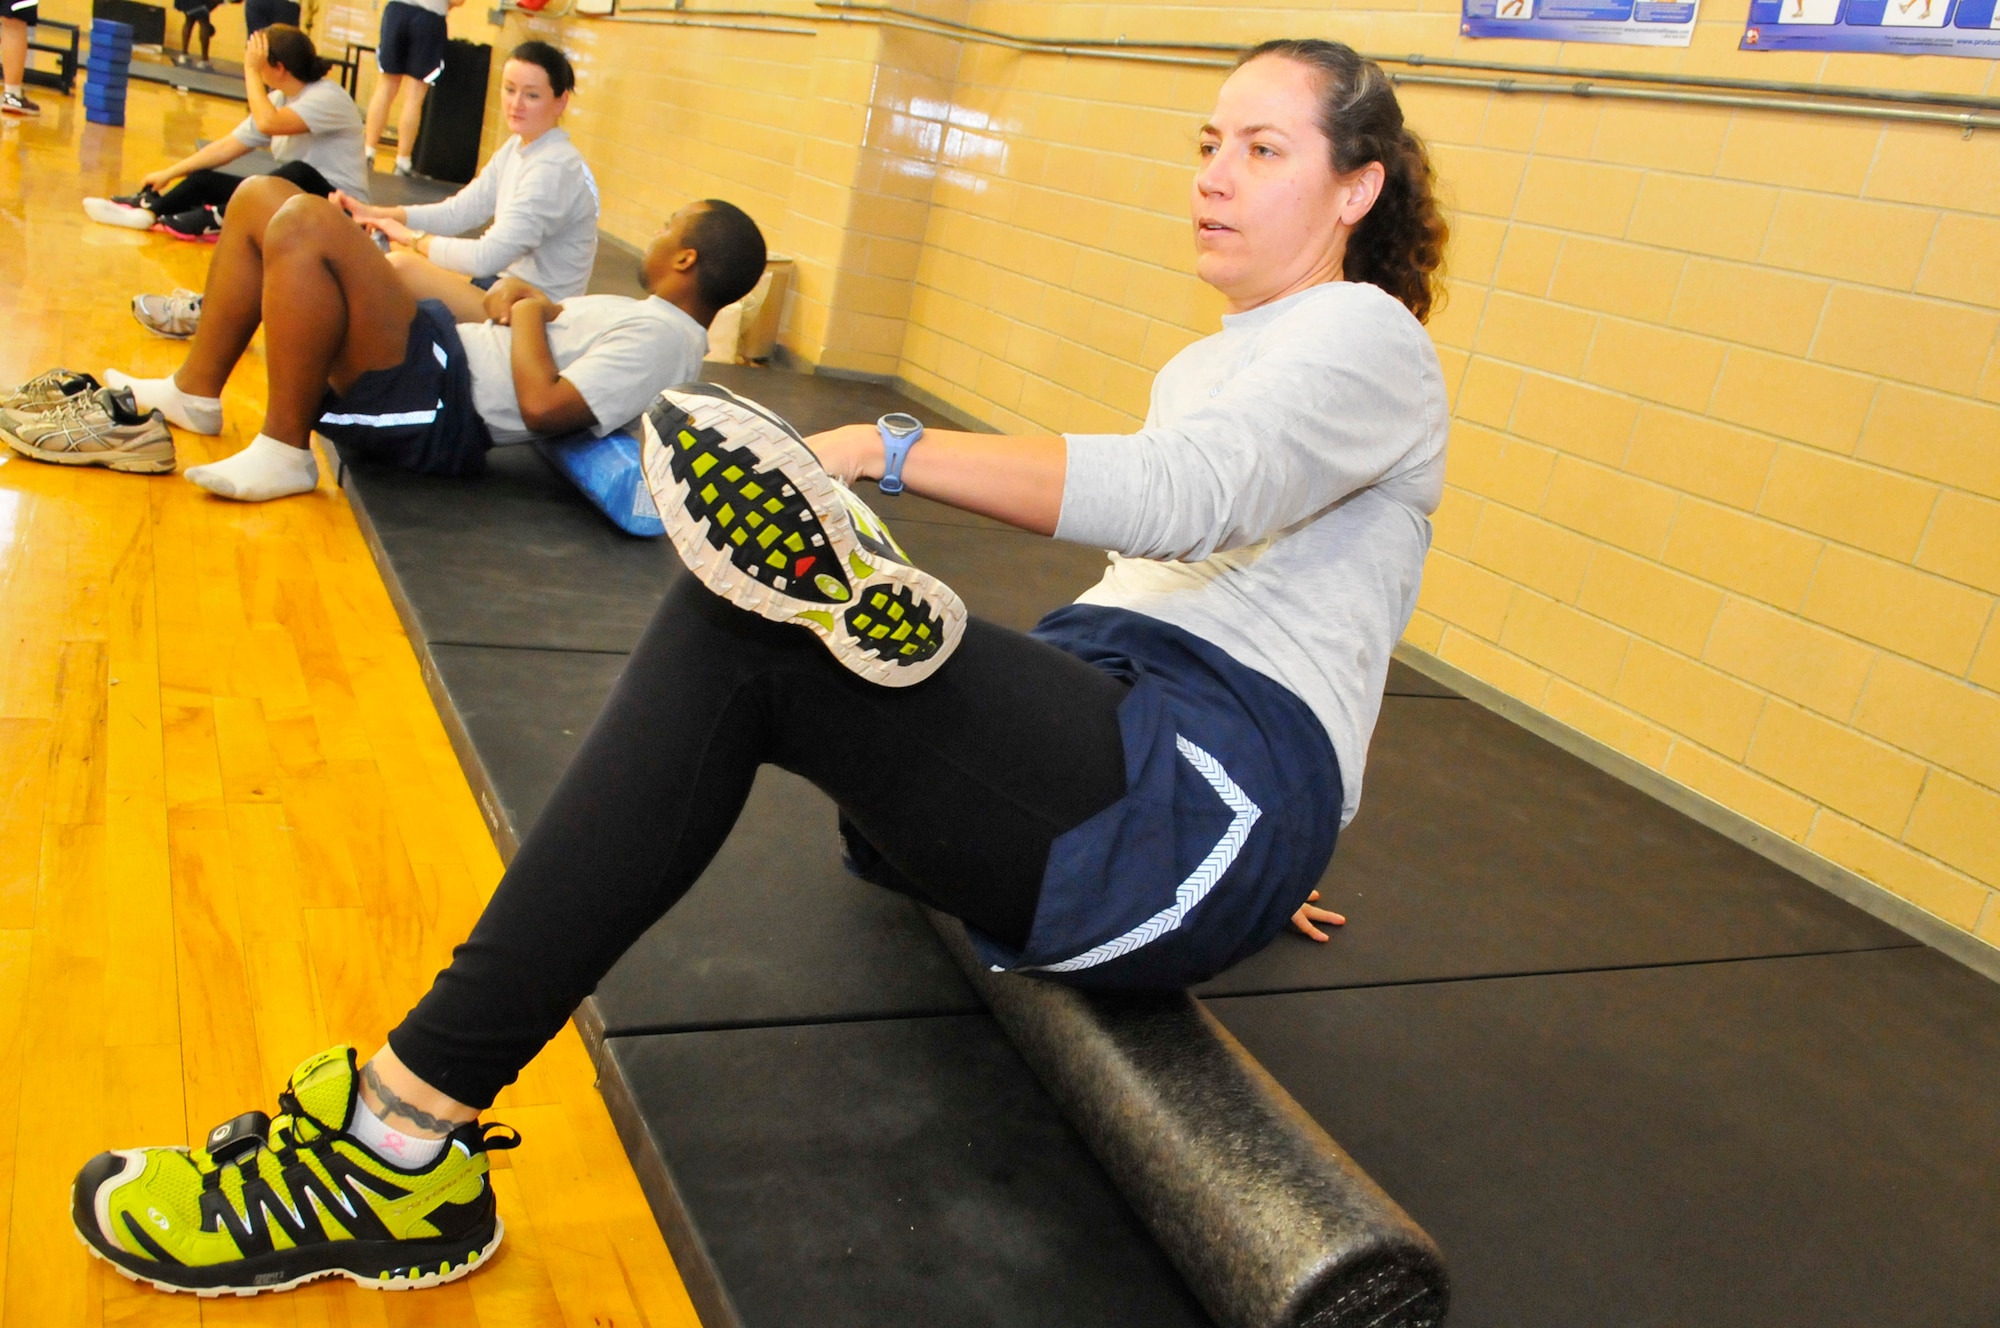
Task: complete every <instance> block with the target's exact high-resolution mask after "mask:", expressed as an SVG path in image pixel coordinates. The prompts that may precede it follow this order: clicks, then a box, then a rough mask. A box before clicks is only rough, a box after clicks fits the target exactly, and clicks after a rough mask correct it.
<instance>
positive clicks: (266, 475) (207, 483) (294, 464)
mask: <svg viewBox="0 0 2000 1328" xmlns="http://www.w3.org/2000/svg"><path fill="white" fill-rule="evenodd" d="M187 477H188V479H189V480H191V481H192V482H193V483H195V484H198V485H200V486H201V487H202V488H204V489H207V490H208V491H209V492H210V493H212V494H215V495H217V496H218V497H222V498H235V499H237V500H239V501H241V502H246V503H261V502H265V501H268V500H269V499H272V498H283V497H285V496H287V495H288V494H294V493H309V492H311V491H312V490H313V489H315V488H317V487H318V486H319V462H318V461H316V460H315V459H314V458H313V454H312V449H311V448H310V447H293V446H291V445H290V444H289V443H281V442H279V441H278V440H277V439H275V438H273V437H271V436H270V435H268V434H261V433H260V434H258V435H257V436H256V437H255V438H252V439H251V440H250V446H248V447H246V448H244V449H243V450H242V451H241V452H238V453H237V454H236V455H235V456H232V457H225V458H223V459H222V460H220V461H211V462H209V463H208V464H207V465H205V466H190V467H189V468H188V472H187Z"/></svg>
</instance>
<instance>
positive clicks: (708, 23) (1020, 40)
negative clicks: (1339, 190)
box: [613, 0, 2000, 137]
mask: <svg viewBox="0 0 2000 1328" xmlns="http://www.w3.org/2000/svg"><path fill="white" fill-rule="evenodd" d="M814 5H815V7H816V8H818V9H820V10H822V11H825V12H822V13H817V14H811V13H799V12H796V11H790V10H773V9H699V10H697V9H689V8H687V7H686V5H685V0H680V2H679V3H674V4H648V3H645V0H637V3H628V0H620V2H619V10H620V13H619V14H618V15H617V16H614V19H613V21H618V20H619V19H623V21H625V22H634V23H639V22H646V23H667V24H671V25H675V26H689V27H728V28H739V29H748V30H752V31H760V32H770V31H779V32H786V33H790V34H793V35H801V36H802V35H806V34H807V33H808V32H809V31H810V29H804V28H798V27H790V28H773V27H770V26H769V25H768V24H766V23H751V22H745V21H744V20H751V19H756V20H775V21H782V22H788V23H793V24H798V23H867V24H870V25H872V26H878V27H885V28H894V29H898V30H901V31H907V32H920V33H929V34H932V35H939V36H954V37H959V38H962V39H965V40H970V41H976V42H980V43H982V44H985V45H991V46H1000V47H1004V48H1006V49H1009V50H1015V51H1021V52H1024V53H1027V54H1035V55H1061V56H1070V57H1075V58H1080V59H1096V60H1118V61H1122V62H1126V63H1134V64H1155V65H1179V66H1191V67H1196V68H1208V69H1226V68H1228V67H1230V66H1231V65H1233V64H1234V63H1235V57H1236V56H1237V54H1239V53H1240V52H1241V51H1242V49H1243V48H1242V47H1241V46H1239V45H1233V44H1224V43H1220V42H1177V41H1147V40H1144V39H1138V40H1134V39H1130V38H1126V37H1115V38H1109V37H1080V38H1063V39H1057V38H1048V37H1031V36H1022V35H1020V34H1018V33H1009V32H1002V31H1000V30H999V29H997V28H985V27H980V26H978V25H977V24H972V23H961V22H958V21H956V20H954V19H943V18H932V17H931V16H929V15H927V14H920V13H917V12H916V11H914V10H909V9H904V8H902V7H900V6H898V5H893V4H883V3H877V2H876V0H814ZM625 15H631V16H632V17H629V18H627V17H625ZM1177 51H1185V52H1213V53H1214V54H1201V55H1193V54H1188V55H1178V54H1168V53H1167V52H1177ZM1368 58H1369V59H1372V60H1375V61H1376V62H1377V63H1380V64H1386V65H1400V66H1405V67H1407V68H1408V69H1410V70H1422V69H1424V68H1425V67H1427V66H1428V67H1434V68H1445V69H1464V70H1469V71H1476V72H1484V73H1497V74H1503V75H1507V76H1506V77H1501V78H1470V77H1462V76H1457V75H1450V74H1431V73H1422V72H1401V71H1393V70H1392V71H1388V72H1389V77H1390V78H1391V80H1393V81H1394V82H1396V83H1397V84H1399V85H1400V84H1410V85H1418V86H1426V87H1446V88H1463V89H1472V90H1479V89H1484V90H1486V91H1489V92H1501V93H1510V94H1511V93H1560V94H1566V95H1569V96H1574V97H1596V98H1603V99H1609V100H1615V101H1644V102H1665V103H1671V104H1675V105H1683V106H1722V107H1730V108H1733V109H1755V110H1768V111H1781V112H1790V113H1797V114H1803V115H1824V116H1831V117H1834V118H1838V119H1869V120H1890V121H1896V122H1901V123H1916V124H1939V125H1950V126H1952V127H1953V128H1956V129H1959V130H1961V131H1962V132H1963V133H1964V134H1965V135H1966V136H1967V137H1970V136H1971V134H1972V132H1973V131H1974V130H1975V129H2000V117H1995V116H1987V115H1980V114H1977V112H1979V111H2000V97H1976V96H1968V95H1964V94H1959V93H1948V92H1923V91H1906V90H1902V89H1895V88H1863V87H1854V86H1849V85H1822V84H1817V83H1788V82H1781V81H1776V80H1765V79H1731V78H1719V77H1711V76H1707V75H1695V74H1688V75H1681V74H1660V73H1645V72H1636V71H1628V70H1617V69H1569V68H1564V67H1563V66H1560V65H1516V64H1507V63H1504V62H1501V61H1491V60H1461V59H1457V58H1455V57H1450V56H1432V55H1422V54H1410V55H1400V56H1398V55H1373V56H1369V57H1368ZM1515 74H1529V75H1534V76H1535V77H1533V78H1530V79H1521V78H1516V77H1513V76H1512V75H1515ZM1619 84H1639V85H1641V86H1638V87H1622V86H1618V85H1619ZM1682 89H1709V90H1708V91H1683V90H1682ZM1818 98H1832V99H1834V100H1828V101H1821V100H1817V99H1818ZM1855 103H1862V104H1855ZM1867 103H1876V104H1873V105H1871V104H1867ZM1882 103H1888V104H1882ZM1923 106H1954V107H1963V108H1965V109H1963V110H1959V111H1945V110H1923V109H1914V108H1916V107H1923Z"/></svg>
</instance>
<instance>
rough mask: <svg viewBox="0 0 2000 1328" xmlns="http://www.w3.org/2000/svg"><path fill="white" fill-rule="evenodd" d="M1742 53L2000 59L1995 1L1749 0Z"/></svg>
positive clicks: (1999, 11) (1998, 15)
mask: <svg viewBox="0 0 2000 1328" xmlns="http://www.w3.org/2000/svg"><path fill="white" fill-rule="evenodd" d="M1741 49H1743V50H1746V51H1878V52H1883V53H1886V54H1891V55H1969V56H1972V57H1974V58H1976V59H1981V60H1992V59H1995V58H1996V57H2000V5H1996V3H1995V0H1750V21H1749V23H1748V24H1746V25H1745V26H1744V29H1743V42H1742V46H1741Z"/></svg>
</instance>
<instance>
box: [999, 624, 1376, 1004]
mask: <svg viewBox="0 0 2000 1328" xmlns="http://www.w3.org/2000/svg"><path fill="white" fill-rule="evenodd" d="M1032 635H1034V636H1037V637H1039V638H1041V639H1042V640H1044V641H1047V642H1049V643H1050V644H1051V645H1054V646H1056V647H1058V648H1059V649H1062V650H1065V651H1067V652H1069V653H1070V654H1072V655H1075V656H1077V657H1078V658H1080V659H1083V660H1085V661H1087V662H1088V663H1090V664H1093V665H1095V666H1096V667H1098V668H1100V669H1104V670H1106V671H1107V672H1109V673H1112V674H1114V675H1116V676H1118V677H1120V678H1124V679H1128V680H1129V681H1130V682H1131V684H1132V690H1131V691H1130V692H1129V693H1128V694H1127V695H1126V697H1125V700H1124V701H1123V702H1122V703H1120V705H1119V707H1118V727H1119V731H1120V733H1121V734H1122V735H1123V738H1124V747H1125V783H1126V789H1125V796H1124V797H1123V798H1120V799H1119V800H1118V801H1117V802H1115V803H1113V804H1111V806H1109V807H1107V808H1105V809H1104V810H1103V811H1101V812H1099V813H1098V814H1097V815H1095V816H1093V817H1091V818H1090V819H1089V820H1087V821H1085V822H1084V823H1083V824H1081V825H1079V826H1076V827H1075V828H1073V829H1071V830H1069V831H1068V832H1066V833H1064V834H1063V835H1061V836H1059V837H1058V838H1057V839H1056V841H1055V843H1054V844H1052V845H1051V846H1050V848H1049V861H1048V867H1047V868H1046V869H1045V871H1044V873H1043V876H1042V894H1041V900H1040V902H1039V903H1038V904H1037V905H1036V908H1035V921H1034V926H1033V928H1032V929H1031V930H1030V932H1029V934H1028V943H1027V945H1026V946H1025V947H1023V948H1022V949H1020V950H1018V951H1017V950H1013V949H1011V948H1009V947H1007V946H1005V945H1002V944H1000V943H999V942H997V941H995V940H993V939H992V938H991V937H987V936H983V935H981V934H980V933H979V932H977V931H974V932H972V939H973V941H974V943H975V944H976V945H977V947H978V949H979V952H980V955H981V957H982V958H984V959H985V961H986V962H987V963H988V964H989V965H991V966H992V967H993V968H994V969H996V970H1007V971H1013V972H1028V973H1033V974H1035V975H1037V976H1041V977H1049V978H1056V979H1060V980H1062V981H1065V982H1069V983H1073V984H1075V985H1078V986H1087V987H1109V988H1177V987H1188V986H1192V985H1194V984H1195V983H1197V982H1201V981H1204V980H1206V979H1208V978H1210V977H1213V976H1214V975H1215V974H1217V973H1220V972H1221V971H1222V970H1223V969H1225V968H1228V967H1229V966H1230V965H1231V964H1234V963H1235V962H1237V961H1238V960H1240V959H1244V958H1246V957H1248V956H1250V955H1252V954H1255V953H1256V952H1257V951H1259V950H1261V949H1263V948H1264V947H1265V946H1266V945H1268V944H1270V942H1271V941H1272V939H1273V938H1275V937H1276V936H1277V935H1278V933H1279V932H1281V931H1283V930H1284V928H1285V926H1286V924H1287V923H1288V922H1290V920H1291V916H1292V914H1293V913H1295V912H1297V911H1298V908H1299V906H1300V905H1301V904H1303V903H1305V902H1306V896H1307V895H1309V894H1311V893H1312V890H1313V887H1314V886H1315V885H1316V884H1317V883H1318V881H1319V878H1320V876H1321V875H1322V874H1323V873H1324V872H1325V871H1326V864H1327V862H1328V860H1329V859H1331V858H1332V856H1333V845H1334V840H1335V839H1336V837H1337V836H1338V834H1339V831H1340V805H1341V783H1340V763H1339V761H1338V760H1337V759H1336V758H1335V756H1334V752H1333V744H1332V743H1331V742H1329V741H1328V740H1327V736H1326V730H1325V728H1324V727H1322V726H1321V724H1320V722H1319V719H1318V718H1317V717H1316V716H1315V715H1314V714H1313V712H1312V711H1311V710H1310V709H1309V708H1307V706H1306V704H1305V702H1303V701H1301V700H1300V699H1299V698H1298V697H1297V696H1296V695H1294V694H1293V693H1292V692H1291V691H1290V690H1289V689H1288V688H1286V687H1284V686H1283V685H1282V684H1280V683H1278V682H1276V681H1275V680H1273V679H1271V678H1268V677H1266V676H1265V675H1263V674H1261V673H1259V672H1257V671H1256V670H1255V669H1252V668H1249V667H1248V666H1246V665H1243V664H1240V663H1238V662H1237V661H1236V660H1235V659H1234V658H1232V657H1231V656H1230V655H1228V654H1227V653H1225V652H1224V651H1222V650H1219V649H1217V648H1216V647H1215V646H1212V645H1210V644H1209V643H1208V642H1206V641H1204V640H1202V639H1201V638H1200V637H1197V636H1195V635H1193V634H1192V633H1189V632H1186V631H1183V630H1182V629H1180V628H1178V627H1175V626H1173V625H1171V624H1169V623H1164V622H1161V621H1160V620H1159V619H1157V618H1148V617H1146V616H1145V615H1144V614H1140V613H1134V612H1132V611H1130V610H1128V609H1114V608H1106V607H1102V606H1099V605H1090V604H1072V605H1070V606H1069V607H1067V608H1063V609H1058V610H1056V611H1055V612H1054V613H1051V614H1050V615H1048V616H1047V617H1046V618H1044V619H1042V621H1041V622H1040V623H1038V624H1037V625H1036V627H1035V629H1034V632H1033V633H1032Z"/></svg>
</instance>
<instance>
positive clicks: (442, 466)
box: [315, 300, 493, 475]
mask: <svg viewBox="0 0 2000 1328" xmlns="http://www.w3.org/2000/svg"><path fill="white" fill-rule="evenodd" d="M319 409H320V416H319V423H318V424H317V425H316V426H315V427H316V428H317V429H318V431H319V434H320V436H321V437H323V438H328V439H331V440H332V441H334V442H336V443H344V444H347V445H349V446H351V447H354V448H356V449H358V450H359V451H360V452H361V453H362V454H363V455H365V456H370V457H376V458H379V459H380V460H383V461H390V462H394V463H395V464H396V465H398V466H400V467H402V468H403V469H404V470H413V471H415V472H417V474H419V475H477V474H479V473H480V472H481V471H482V470H484V469H486V452H487V449H488V448H490V447H492V446H493V439H492V437H491V435H489V434H488V433H487V432H486V424H485V421H483V420H481V419H480V418H479V414H478V412H476V411H475V410H473V408H472V371H471V369H470V367H469V366H468V365H467V364H466V361H465V346H464V344H463V343H461V342H460V341H459V339H458V324H457V323H456V322H454V321H452V316H451V310H450V309H447V308H446V307H445V306H444V305H443V304H442V303H441V302H439V301H437V300H419V301H417V316H416V317H415V318H413V319H411V320H410V342H409V345H408V346H406V347H405V348H404V350H403V362H402V363H401V364H399V365H397V366H396V367H395V368H393V369H374V370H371V371H369V372H368V373H365V374H362V375H361V377H359V378H357V379H355V380H354V384H353V386H351V387H349V388H348V389H347V391H345V392H342V393H339V394H337V395H336V394H335V393H334V392H333V391H332V390H331V389H329V390H328V391H327V394H326V396H325V397H324V398H323V399H322V400H321V401H320V403H319Z"/></svg>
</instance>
